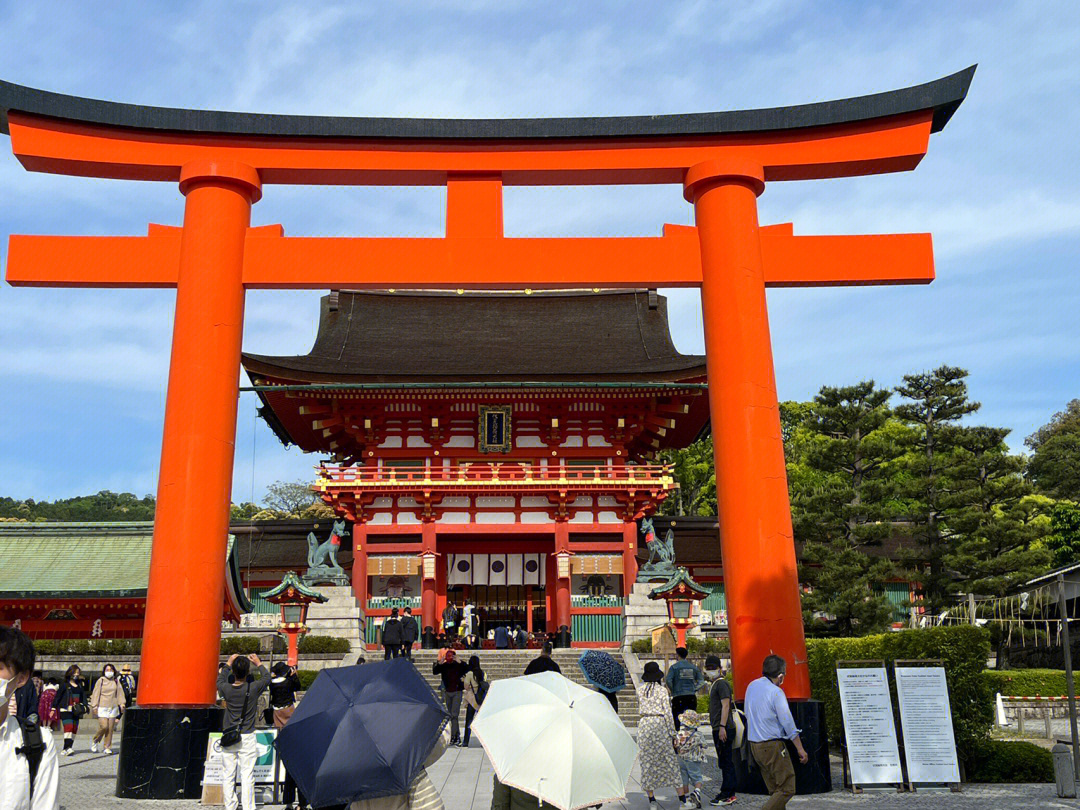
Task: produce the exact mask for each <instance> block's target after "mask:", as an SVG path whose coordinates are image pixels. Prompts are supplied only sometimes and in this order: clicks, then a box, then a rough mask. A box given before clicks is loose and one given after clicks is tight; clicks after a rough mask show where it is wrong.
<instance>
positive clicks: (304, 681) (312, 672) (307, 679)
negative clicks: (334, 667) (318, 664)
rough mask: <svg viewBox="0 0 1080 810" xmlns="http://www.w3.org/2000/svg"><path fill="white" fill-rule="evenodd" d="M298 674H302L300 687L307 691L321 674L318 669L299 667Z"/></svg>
mask: <svg viewBox="0 0 1080 810" xmlns="http://www.w3.org/2000/svg"><path fill="white" fill-rule="evenodd" d="M296 674H297V675H299V676H300V688H301V689H302V690H304V691H305V692H306V691H307V690H308V689H310V688H311V682H312V681H313V680H315V676H316V675H318V674H319V671H318V670H317V669H298V670H296Z"/></svg>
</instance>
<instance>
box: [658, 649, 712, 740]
mask: <svg viewBox="0 0 1080 810" xmlns="http://www.w3.org/2000/svg"><path fill="white" fill-rule="evenodd" d="M687 655H688V652H687V650H686V647H678V648H676V650H675V656H676V659H675V663H674V664H672V665H671V668H670V669H669V670H668V671H667V677H666V678H665V679H664V680H665V681H666V682H667V687H668V689H670V690H671V714H672V716H673V717H674V718H675V730H676V731H678V730H679V728H680V727H681V725H682V724H681V723H680V722H679V715H680V714H682V713H683V712H685V711H686V710H687V709H696V708H697V693H698V690H700V689H701V687H702V686H704V684H705V676H704V675H702V674H701V670H700V669H698V668H697V667H696V666H694V665H693V664H691V663H690V662H689V661H687V660H686V656H687Z"/></svg>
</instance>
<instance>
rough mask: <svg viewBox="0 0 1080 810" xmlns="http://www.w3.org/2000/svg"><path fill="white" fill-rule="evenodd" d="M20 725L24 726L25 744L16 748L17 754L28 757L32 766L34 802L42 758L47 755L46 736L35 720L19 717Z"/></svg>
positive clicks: (31, 781) (31, 785)
mask: <svg viewBox="0 0 1080 810" xmlns="http://www.w3.org/2000/svg"><path fill="white" fill-rule="evenodd" d="M19 726H20V727H21V728H22V734H23V744H22V748H16V749H15V755H16V756H18V755H19V754H22V755H23V756H25V757H26V764H27V766H29V768H30V801H31V802H33V800H34V780H35V779H37V772H38V768H39V767H40V766H41V758H42V757H43V756H44V755H45V738H44V737H43V736H42V734H41V726H39V725H38V724H37V723H35V722H34V721H33V720H26V719H23V718H19Z"/></svg>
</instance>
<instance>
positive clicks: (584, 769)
mask: <svg viewBox="0 0 1080 810" xmlns="http://www.w3.org/2000/svg"><path fill="white" fill-rule="evenodd" d="M472 730H473V733H474V734H475V735H476V736H477V738H478V739H479V740H480V744H481V745H483V746H484V750H485V751H486V752H487V755H488V757H489V758H490V759H491V764H492V767H493V768H494V769H495V774H496V775H497V776H498V777H499V781H501V782H502V783H503V784H505V785H509V786H511V787H516V788H519V789H520V790H523V791H525V792H526V793H528V794H530V795H532V796H536V797H537V798H538V799H541V800H543V801H545V802H548V803H549V804H552V805H554V806H555V807H558V808H561V810H578V808H582V807H589V806H591V805H595V804H600V803H602V802H607V801H614V800H616V799H623V798H625V797H626V781H627V779H629V778H630V768H631V767H632V766H633V764H634V758H635V757H636V756H637V750H638V747H637V743H636V742H634V738H633V737H631V736H630V733H629V732H628V731H627V730H626V728H625V727H624V726H623V724H622V721H621V720H620V719H619V717H618V715H617V714H616V713H615V712H613V711H612V710H611V704H610V703H608V701H607V698H605V697H604V696H603V695H602V694H600V693H599V692H594V691H592V690H591V689H586V688H585V687H583V686H581V685H579V684H576V683H574V682H573V681H570V680H567V679H566V678H564V677H563V676H562V675H559V674H557V673H555V672H541V673H538V674H536V675H525V676H522V677H520V678H507V679H505V680H498V681H493V682H492V684H491V687H490V688H489V690H488V693H487V697H485V698H484V703H483V705H482V706H481V708H480V712H479V713H478V714H477V715H476V719H475V720H473V724H472Z"/></svg>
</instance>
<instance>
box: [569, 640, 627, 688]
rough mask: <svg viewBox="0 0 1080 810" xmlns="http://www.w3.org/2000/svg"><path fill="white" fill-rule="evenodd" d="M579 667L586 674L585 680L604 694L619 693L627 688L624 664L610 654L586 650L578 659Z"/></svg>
mask: <svg viewBox="0 0 1080 810" xmlns="http://www.w3.org/2000/svg"><path fill="white" fill-rule="evenodd" d="M578 666H579V667H581V671H582V672H584V673H585V680H587V681H588V682H589V683H591V684H592V685H593V686H595V687H596V688H597V689H600V690H601V691H604V692H618V691H619V690H620V689H622V688H623V687H624V686H626V673H625V672H623V668H622V664H620V663H619V662H618V661H616V660H615V659H614V658H613V657H612V656H611V655H610V654H609V653H606V652H602V651H600V650H586V651H585V652H583V653H582V654H581V657H580V658H578Z"/></svg>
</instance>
